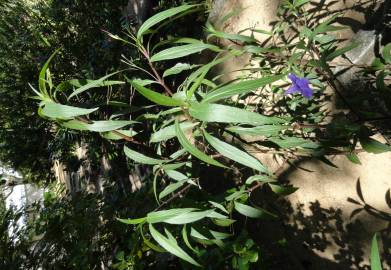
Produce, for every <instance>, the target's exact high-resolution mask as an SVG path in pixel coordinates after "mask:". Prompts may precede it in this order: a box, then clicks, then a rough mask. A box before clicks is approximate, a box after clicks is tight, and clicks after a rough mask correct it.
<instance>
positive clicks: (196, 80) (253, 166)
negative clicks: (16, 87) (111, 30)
mask: <svg viewBox="0 0 391 270" xmlns="http://www.w3.org/2000/svg"><path fill="white" fill-rule="evenodd" d="M307 2H309V1H300V0H294V1H283V3H282V4H281V7H280V10H279V14H280V15H281V18H284V19H283V20H280V21H278V22H276V23H275V25H274V27H273V29H272V30H271V31H264V30H263V29H247V31H245V32H241V33H237V34H228V33H224V32H221V31H219V30H218V29H215V27H214V26H213V25H212V24H211V23H207V24H206V26H205V32H206V38H205V39H204V40H200V39H194V38H193V37H179V36H172V35H169V36H165V35H164V33H166V32H165V30H164V29H165V28H166V27H168V26H171V27H172V26H173V25H175V24H176V22H177V21H178V20H180V19H181V18H182V17H183V16H187V15H188V14H189V13H193V12H199V11H201V10H202V9H203V6H202V5H187V4H185V5H182V6H179V7H175V8H171V9H168V10H165V11H163V12H160V13H158V14H156V15H154V16H152V17H151V18H149V19H148V20H147V21H145V23H144V24H142V25H141V27H140V28H139V29H138V31H137V32H136V33H132V32H131V31H129V32H127V33H124V36H123V37H120V36H117V35H112V34H108V35H109V36H110V37H111V38H112V39H115V40H118V41H119V42H124V43H126V44H128V45H129V46H131V47H133V48H135V49H136V50H137V51H138V55H136V56H132V57H131V58H127V57H126V56H124V57H123V63H124V64H125V66H126V67H125V69H124V70H121V71H118V72H115V73H112V74H108V75H106V76H104V77H102V78H100V79H98V80H86V81H83V82H81V81H80V80H68V81H62V82H59V83H56V79H55V77H54V76H53V75H52V74H51V73H50V71H49V64H50V62H51V61H52V60H53V59H54V57H55V55H56V53H54V54H53V55H52V56H51V57H50V58H49V59H48V61H47V62H46V64H45V65H44V66H43V68H42V70H41V72H40V76H39V87H38V90H34V91H35V93H36V99H38V100H39V102H40V103H39V114H40V115H41V116H42V117H43V118H46V119H48V120H51V121H55V122H56V123H57V124H58V125H60V126H62V127H64V128H67V129H74V130H79V131H80V132H98V133H99V134H100V135H101V136H102V137H103V138H106V139H107V140H109V141H111V143H112V144H115V145H119V146H121V148H122V149H123V153H124V154H125V155H126V157H127V159H128V160H129V164H130V166H131V165H132V164H143V165H145V166H150V167H151V171H152V175H151V178H150V181H146V182H144V183H143V185H144V186H143V188H144V189H146V190H148V192H147V194H148V196H149V198H146V199H145V200H146V202H147V201H148V204H149V209H148V210H147V212H145V211H144V210H141V211H140V213H139V214H138V215H135V216H132V217H118V220H119V222H122V223H125V224H128V225H129V226H132V227H133V228H134V230H135V231H136V232H137V233H138V234H139V235H140V236H141V237H140V238H139V240H140V242H139V243H138V244H137V245H136V247H137V248H134V249H133V251H132V252H131V253H130V254H124V253H123V252H119V253H118V254H117V262H116V263H115V264H114V266H115V267H116V268H118V269H138V267H137V265H138V264H137V261H140V260H145V258H151V257H152V258H155V260H152V261H154V263H159V261H166V262H167V261H174V260H175V259H173V257H169V258H168V259H167V258H165V259H162V257H159V255H158V254H159V253H160V252H168V253H170V254H172V255H174V256H176V257H178V258H180V260H179V263H180V264H182V267H183V268H185V269H190V268H193V267H194V266H199V267H206V268H209V269H222V268H223V267H225V266H226V267H232V268H234V269H248V268H249V267H250V265H251V264H259V265H260V264H261V262H262V259H261V258H262V254H261V253H260V249H259V247H258V245H256V244H255V243H254V240H252V238H251V235H249V234H248V232H247V231H246V226H245V224H246V222H247V220H249V219H265V220H273V219H278V213H276V212H274V211H273V203H274V200H276V197H278V196H285V195H289V194H291V193H293V192H295V190H296V188H295V187H293V186H290V185H285V184H281V183H280V182H279V181H278V176H279V174H280V173H281V171H282V170H283V169H284V168H283V167H282V168H280V169H279V170H277V171H272V170H271V169H270V168H268V167H267V166H266V165H265V164H264V163H263V162H262V155H266V154H267V155H274V156H275V157H278V158H280V159H282V160H284V161H285V163H286V164H288V163H289V162H291V161H294V160H297V159H300V158H304V157H311V158H316V159H320V160H322V161H324V162H326V163H328V164H330V165H333V164H332V163H331V162H330V161H329V160H328V159H327V156H328V155H346V157H347V158H348V159H349V160H351V161H352V162H354V163H360V160H359V157H358V155H357V153H359V152H362V151H366V152H370V153H382V152H385V151H390V150H391V147H390V146H389V145H387V144H384V143H381V142H379V141H377V140H374V139H373V138H371V136H372V135H373V134H374V133H375V132H376V131H377V130H376V127H375V126H374V125H372V122H373V121H374V120H376V119H380V118H385V117H387V116H386V115H384V114H382V112H378V113H376V114H375V115H368V113H367V112H366V111H365V108H361V109H357V108H355V107H353V106H352V105H351V104H350V103H349V100H347V99H346V98H344V95H343V93H342V90H343V89H341V87H342V86H341V85H340V83H339V82H338V80H337V78H336V76H335V75H334V73H333V67H334V65H335V60H336V58H338V57H340V56H343V55H344V54H345V53H346V52H348V51H349V50H351V49H353V48H354V47H356V44H348V45H344V46H341V45H340V41H339V40H338V39H336V38H335V37H334V36H333V34H332V33H333V32H335V31H337V30H340V27H339V26H335V25H334V20H335V18H336V16H333V17H331V18H330V19H326V20H324V21H323V22H321V23H319V22H316V23H315V20H314V19H311V18H312V17H311V16H310V15H311V14H308V13H307V12H306V11H305V9H304V6H305V4H306V3H307ZM258 34H262V35H264V36H266V38H265V40H266V41H265V42H262V43H261V42H259V41H258V40H257V39H256V38H255V35H258ZM219 39H223V40H224V41H225V42H224V44H229V45H227V46H224V47H223V46H219V45H218V44H220V43H218V42H216V40H219ZM390 49H391V45H390V44H388V45H386V46H385V47H384V50H383V51H382V54H381V57H379V58H378V59H376V61H375V62H374V63H373V65H369V66H366V67H364V68H363V72H364V73H365V74H370V75H371V77H372V78H374V86H375V87H377V88H378V90H379V92H378V94H379V93H380V94H381V95H383V96H386V97H387V98H389V90H390V89H389V86H388V85H387V82H389V76H390V72H389V69H388V68H387V67H389V65H390V64H391V56H390ZM205 52H207V53H205ZM200 53H203V57H206V56H207V57H209V59H210V60H208V61H206V63H205V62H202V61H197V56H199V55H200ZM243 55H249V56H250V58H251V61H250V63H249V66H248V67H246V68H245V69H243V70H242V72H241V73H240V75H238V76H237V78H235V79H234V80H232V81H228V82H222V80H221V75H222V74H218V70H219V69H218V67H219V65H221V64H222V63H224V62H225V61H229V60H230V59H232V58H234V57H240V56H243ZM112 78H116V79H112ZM124 84H126V87H123V85H124ZM118 85H122V88H121V89H122V91H124V89H125V91H129V92H130V93H132V95H131V98H130V100H131V101H130V102H129V101H127V100H116V99H115V98H110V95H108V97H109V98H108V99H107V102H106V103H105V104H91V103H89V102H88V95H89V93H90V92H93V91H102V90H101V89H106V88H107V89H108V90H107V91H113V89H115V88H116V87H117V86H118ZM326 89H331V90H332V91H333V95H336V96H337V97H338V98H339V99H340V100H341V102H342V104H343V105H344V107H345V109H347V111H348V113H341V112H339V113H338V114H336V115H335V114H333V113H332V112H329V111H327V110H324V109H323V108H324V101H325V100H327V98H328V94H326ZM387 91H388V92H387ZM388 109H390V108H388ZM119 154H121V153H119ZM258 189H263V190H266V191H268V192H270V193H272V194H276V195H277V196H274V195H273V196H271V197H270V198H271V199H270V201H267V202H264V201H262V200H258V199H257V198H255V196H254V195H253V194H254V193H255V192H254V191H256V190H258ZM152 264H153V263H152ZM168 265H170V263H168Z"/></svg>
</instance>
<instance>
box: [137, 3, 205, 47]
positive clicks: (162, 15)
mask: <svg viewBox="0 0 391 270" xmlns="http://www.w3.org/2000/svg"><path fill="white" fill-rule="evenodd" d="M196 6H197V5H182V6H179V7H175V8H170V9H167V10H165V11H163V12H159V13H158V14H156V15H154V16H152V17H151V18H149V19H148V20H146V21H145V22H144V23H143V24H142V25H141V26H140V28H139V30H138V31H137V39H140V38H141V36H142V35H144V34H145V33H146V32H147V31H148V30H150V29H151V27H153V26H154V25H157V24H159V23H160V22H162V21H164V20H165V19H168V18H171V17H173V16H175V15H177V14H179V13H182V12H185V11H187V10H189V9H191V8H194V7H196Z"/></svg>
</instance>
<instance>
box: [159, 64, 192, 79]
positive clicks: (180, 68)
mask: <svg viewBox="0 0 391 270" xmlns="http://www.w3.org/2000/svg"><path fill="white" fill-rule="evenodd" d="M197 66H198V65H190V64H185V63H177V64H176V65H175V66H173V67H172V68H169V69H166V71H164V73H163V78H164V77H168V76H171V75H176V74H179V73H181V72H182V71H185V70H190V69H193V68H195V67H197Z"/></svg>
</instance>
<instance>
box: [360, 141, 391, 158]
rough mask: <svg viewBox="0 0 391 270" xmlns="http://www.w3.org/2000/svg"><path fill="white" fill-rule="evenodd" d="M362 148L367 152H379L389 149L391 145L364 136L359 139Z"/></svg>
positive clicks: (390, 149)
mask: <svg viewBox="0 0 391 270" xmlns="http://www.w3.org/2000/svg"><path fill="white" fill-rule="evenodd" d="M360 143H361V145H362V148H363V149H364V150H365V151H367V152H368V153H373V154H380V153H384V152H388V151H391V146H389V145H387V144H384V143H381V142H379V141H377V140H374V139H372V138H364V139H361V140H360Z"/></svg>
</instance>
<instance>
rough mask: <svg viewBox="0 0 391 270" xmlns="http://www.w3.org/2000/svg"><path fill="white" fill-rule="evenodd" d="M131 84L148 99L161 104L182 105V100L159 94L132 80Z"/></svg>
mask: <svg viewBox="0 0 391 270" xmlns="http://www.w3.org/2000/svg"><path fill="white" fill-rule="evenodd" d="M131 84H132V85H133V87H134V88H135V89H136V90H137V92H139V93H140V94H141V95H143V96H144V97H145V98H147V99H149V100H150V101H152V102H154V103H156V104H158V105H162V106H169V107H170V106H171V107H176V106H181V105H183V102H182V101H180V100H177V99H174V98H171V97H168V96H165V95H162V94H159V93H157V92H155V91H152V90H150V89H148V88H146V87H144V86H141V85H140V84H138V83H136V82H135V81H132V82H131Z"/></svg>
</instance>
